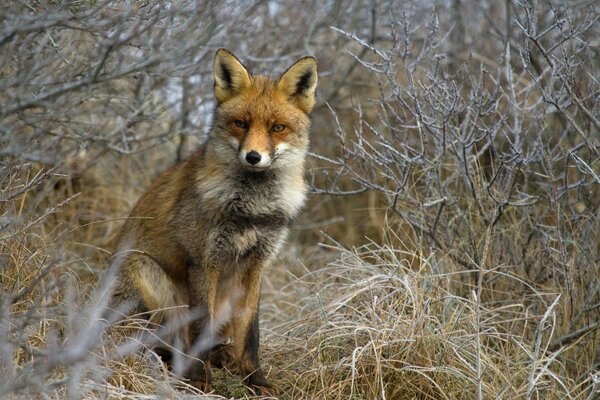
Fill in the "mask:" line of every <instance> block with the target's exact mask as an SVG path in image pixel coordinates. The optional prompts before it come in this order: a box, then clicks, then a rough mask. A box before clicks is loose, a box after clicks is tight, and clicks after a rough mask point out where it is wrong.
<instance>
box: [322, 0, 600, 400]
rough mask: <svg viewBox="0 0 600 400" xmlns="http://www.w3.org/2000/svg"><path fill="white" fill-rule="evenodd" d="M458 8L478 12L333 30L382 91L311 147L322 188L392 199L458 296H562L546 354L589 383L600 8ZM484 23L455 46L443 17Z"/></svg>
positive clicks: (599, 157)
mask: <svg viewBox="0 0 600 400" xmlns="http://www.w3.org/2000/svg"><path fill="white" fill-rule="evenodd" d="M447 7H449V8H451V9H452V10H454V11H458V13H459V14H460V15H461V16H462V18H463V20H464V19H465V18H471V19H470V21H471V22H469V23H466V22H462V24H464V25H461V21H454V20H453V19H452V15H453V13H452V12H448V13H445V14H443V12H445V11H447V10H443V7H442V10H440V9H437V10H435V9H434V10H433V11H432V13H431V15H430V17H429V18H428V19H427V20H426V21H427V22H423V21H424V20H423V19H422V18H415V16H416V15H417V13H418V11H415V10H414V9H411V8H410V7H408V6H399V7H398V8H397V9H395V10H394V12H392V14H394V15H396V16H397V17H398V19H393V20H390V22H389V29H388V35H389V42H388V43H382V42H372V41H370V40H369V39H368V38H367V37H364V36H361V35H358V34H355V33H354V32H349V31H345V30H342V29H337V31H338V32H339V33H340V34H341V35H343V36H345V37H347V38H348V39H349V40H350V41H352V42H355V43H357V44H358V45H360V48H362V49H366V50H367V51H366V53H361V54H357V53H355V52H353V53H352V54H351V56H352V57H353V58H354V59H355V60H356V61H357V62H358V63H360V64H361V66H362V68H363V69H364V70H365V71H367V72H368V73H369V74H370V76H371V77H372V79H373V81H374V82H375V83H376V85H377V86H378V88H379V98H373V100H372V102H370V103H369V102H368V101H365V100H364V99H363V100H362V101H361V102H360V103H358V104H357V105H355V110H356V114H357V116H358V121H357V122H356V123H355V124H354V125H353V126H352V128H349V127H348V125H347V124H345V123H344V122H343V121H341V120H340V119H337V136H338V138H339V141H340V144H341V150H340V153H339V154H338V155H336V156H322V155H317V156H316V157H317V158H318V159H320V160H323V161H324V162H326V163H328V164H329V165H330V166H331V168H330V169H328V170H326V171H325V172H326V173H325V174H323V175H322V176H319V175H315V176H314V178H313V179H314V182H315V186H317V188H316V189H315V190H316V191H317V192H319V193H325V194H335V195H352V194H360V193H363V192H366V191H376V192H379V193H381V194H383V196H384V198H385V201H386V204H387V207H389V210H390V211H391V212H393V214H395V215H396V217H397V219H396V220H397V221H399V222H398V223H399V224H400V225H402V224H408V226H410V227H411V228H412V229H411V235H410V236H411V237H409V238H407V239H405V240H409V241H410V242H411V247H413V248H415V247H416V248H422V250H423V251H424V252H425V253H426V254H428V256H429V257H432V259H434V260H436V262H435V263H434V265H435V266H436V270H435V272H437V273H440V272H444V273H450V272H459V273H460V272H461V271H462V273H460V274H458V275H457V276H463V278H460V279H458V280H459V281H460V284H457V285H456V287H455V290H456V293H457V294H459V293H460V294H461V295H462V296H466V297H470V294H469V293H470V292H471V290H473V289H475V291H476V295H475V296H476V297H477V299H478V301H481V302H482V303H481V304H486V305H491V304H498V305H499V304H503V303H504V302H507V301H509V302H510V301H515V300H518V301H522V302H523V304H524V305H526V306H527V308H528V309H529V311H530V312H531V314H530V316H531V317H534V316H536V315H537V317H538V318H541V321H542V322H543V324H548V314H546V310H547V309H548V305H549V304H551V303H552V304H555V303H553V301H559V300H554V299H557V297H556V296H557V295H558V296H560V301H559V303H558V304H560V307H554V306H553V308H555V310H554V311H553V312H555V313H557V315H558V316H557V317H556V318H557V320H556V321H555V323H556V325H558V326H554V324H550V325H552V326H553V329H554V331H553V332H552V334H551V335H552V339H553V340H552V341H551V342H550V343H549V344H548V345H547V346H546V348H545V349H539V346H537V345H536V347H535V355H539V354H540V352H544V351H546V352H552V353H553V354H554V356H553V357H556V359H560V360H562V362H563V363H564V364H565V366H566V368H567V369H569V370H570V371H571V373H572V375H571V376H572V377H573V379H575V380H576V381H580V382H586V383H584V384H583V385H584V386H586V387H587V388H588V390H589V388H590V387H591V382H592V374H593V373H594V371H597V368H598V365H599V362H600V349H599V348H598V346H597V343H598V327H599V319H598V315H599V314H598V307H599V306H600V291H599V289H598V288H599V287H600V281H599V277H600V269H599V265H600V264H599V260H600V249H599V248H598V239H599V237H600V236H599V234H600V218H599V210H600V209H599V204H600V203H599V202H598V198H599V196H600V180H599V179H598V178H599V177H600V175H599V171H600V124H599V123H598V122H599V120H598V117H597V116H598V115H600V103H599V101H598V99H599V97H598V95H599V93H600V82H599V81H598V80H597V77H596V76H595V75H596V74H595V72H596V71H597V70H598V68H599V67H600V66H599V65H598V42H597V35H598V29H597V26H598V18H599V17H598V15H599V14H598V7H597V5H596V4H592V3H585V2H583V3H577V4H575V3H573V4H568V5H564V6H561V7H557V6H555V5H553V4H552V3H550V2H534V3H526V4H520V3H512V2H507V3H506V4H505V9H504V10H498V9H494V8H493V7H486V6H484V5H482V6H480V7H474V8H472V9H471V10H467V8H466V6H464V5H461V3H460V2H454V3H452V4H451V5H448V6H447ZM457 8H458V10H457ZM493 12H495V14H492V13H493ZM477 18H480V19H483V18H485V20H486V21H487V23H488V27H487V29H485V30H483V31H480V32H477V35H468V36H465V37H464V38H465V40H467V38H471V41H472V43H471V46H472V47H471V49H469V48H463V49H458V51H459V53H460V52H461V51H462V53H460V54H459V53H457V47H456V46H455V45H456V43H455V42H452V41H450V40H449V36H448V32H449V31H448V28H447V27H448V26H449V25H451V24H453V23H456V25H454V27H453V30H455V29H467V30H468V29H473V27H472V26H469V25H472V24H473V21H475V20H476V19H477ZM502 20H505V21H506V23H505V24H501V21H502ZM415 21H419V22H418V23H417V22H415ZM450 36H452V35H450ZM478 36H479V37H481V38H482V39H480V40H477V37H478ZM483 37H485V39H483ZM473 38H475V39H473ZM461 54H462V56H461ZM332 112H333V115H334V117H335V118H337V116H338V114H339V113H338V112H336V111H335V108H332ZM421 246H422V247H421ZM488 247H489V248H488ZM465 272H466V273H465ZM465 277H466V278H465ZM513 278H518V279H516V280H515V279H513ZM542 292H546V293H545V294H543V295H542V294H541V293H542ZM510 299H513V300H510ZM505 329H506V330H507V332H508V331H510V330H511V329H515V326H514V325H513V324H511V326H510V327H508V326H507V327H505ZM540 335H543V334H542V333H541V332H539V331H537V330H536V331H535V334H534V336H535V337H536V338H538V339H539V337H540ZM538 339H535V340H538ZM554 352H555V353H554ZM586 354H587V355H586ZM589 355H593V356H592V358H593V359H594V361H592V362H590V361H591V360H589V359H588V357H589ZM534 357H535V356H534ZM584 358H585V359H587V360H589V361H583V359H584ZM596 379H597V378H596ZM532 385H535V383H534V382H532ZM534 391H535V389H534V388H533V386H532V387H531V388H529V389H528V390H527V397H528V398H530V397H531V396H534ZM480 398H481V397H480Z"/></svg>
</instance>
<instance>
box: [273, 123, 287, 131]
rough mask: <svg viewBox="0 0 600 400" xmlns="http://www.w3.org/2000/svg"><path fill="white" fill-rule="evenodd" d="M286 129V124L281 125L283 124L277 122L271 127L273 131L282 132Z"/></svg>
mask: <svg viewBox="0 0 600 400" xmlns="http://www.w3.org/2000/svg"><path fill="white" fill-rule="evenodd" d="M284 129H285V125H281V124H275V125H273V128H272V129H271V130H272V131H273V132H281V131H283V130H284Z"/></svg>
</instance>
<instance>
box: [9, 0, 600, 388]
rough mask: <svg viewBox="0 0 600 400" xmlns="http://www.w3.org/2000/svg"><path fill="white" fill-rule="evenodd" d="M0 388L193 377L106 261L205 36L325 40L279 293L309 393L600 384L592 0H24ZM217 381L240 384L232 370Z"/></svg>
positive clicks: (192, 115) (279, 57)
mask: <svg viewBox="0 0 600 400" xmlns="http://www.w3.org/2000/svg"><path fill="white" fill-rule="evenodd" d="M0 15H2V21H3V22H2V25H1V27H0V143H1V145H0V146H1V147H0V165H1V168H0V211H1V214H0V334H1V335H2V337H3V338H6V339H5V340H4V341H3V342H2V343H1V344H0V371H1V372H0V397H2V398H9V399H10V398H42V397H43V398H90V399H94V398H131V399H144V398H157V397H158V398H182V399H183V398H188V397H189V398H191V397H195V396H197V395H198V393H197V392H195V391H194V389H193V388H191V387H190V386H189V385H187V384H186V382H183V381H182V380H181V379H179V378H177V377H176V376H174V375H172V374H171V373H170V372H169V371H167V370H166V369H165V368H164V366H163V365H162V364H161V363H160V362H159V361H158V359H157V358H156V356H155V355H154V354H153V353H152V351H151V349H148V348H147V347H148V346H147V345H148V342H144V341H140V340H137V339H135V337H136V336H135V335H134V336H132V335H130V333H131V332H132V330H133V331H137V332H140V331H144V330H145V329H146V327H145V325H144V323H143V319H140V317H141V316H136V317H135V318H130V319H129V320H128V321H126V322H125V323H123V324H121V325H119V326H116V327H113V328H111V329H110V330H107V325H108V324H107V323H106V321H104V320H102V318H101V315H102V308H103V305H104V304H105V301H106V292H107V291H108V290H109V288H107V287H105V286H104V285H103V283H102V282H103V281H102V280H101V279H100V276H101V274H102V272H103V271H104V270H106V266H107V265H108V263H109V262H110V259H111V256H112V252H113V251H114V248H113V247H112V246H113V243H112V242H113V239H114V237H115V234H116V232H117V231H118V228H119V227H120V225H121V223H122V221H123V219H124V218H126V217H127V215H128V212H129V210H130V209H131V207H132V206H133V204H134V202H135V201H136V199H137V197H138V196H139V195H140V194H141V193H142V192H143V191H144V189H145V188H146V187H147V186H148V185H149V183H150V182H151V181H152V179H153V178H154V177H155V176H156V175H157V174H158V173H159V172H160V171H162V170H164V169H165V168H167V167H168V166H170V165H172V164H173V163H174V162H176V161H177V160H179V159H181V158H182V157H184V156H185V155H187V154H189V151H190V150H191V149H193V148H194V147H195V146H196V145H197V144H198V143H200V142H201V141H202V140H203V138H204V135H205V134H206V132H207V130H208V127H209V126H210V125H209V124H210V112H211V107H212V77H211V75H210V71H211V63H212V57H213V54H214V50H215V49H216V48H217V47H229V48H231V49H232V50H234V51H235V53H236V54H239V55H240V56H242V57H243V58H244V62H245V63H246V64H247V66H248V67H249V68H250V69H251V70H254V71H258V72H263V73H269V74H272V75H277V74H278V73H280V72H282V71H281V68H284V67H285V66H286V65H288V64H289V63H290V61H291V60H293V59H296V58H298V57H299V56H302V55H306V54H312V55H315V56H316V57H317V58H318V59H319V70H320V87H319V98H320V102H319V103H318V105H317V108H316V109H315V111H314V112H313V128H312V139H311V140H312V152H313V157H312V158H311V160H310V172H309V176H308V179H309V180H310V182H311V184H312V187H313V196H312V197H311V199H310V202H309V204H308V205H307V207H306V210H305V212H304V214H303V217H302V218H301V219H300V220H299V221H297V223H296V224H295V226H294V230H293V235H292V237H291V238H290V240H289V244H288V246H287V247H286V248H285V249H284V251H283V253H282V255H281V258H280V260H279V261H277V262H276V263H275V264H274V265H273V266H272V267H271V268H270V270H269V273H268V274H267V277H266V280H265V282H264V284H263V299H262V303H261V310H262V311H261V320H262V330H261V342H262V345H261V347H262V358H263V364H264V368H265V371H266V373H267V374H268V376H269V378H270V379H271V380H272V381H273V382H274V383H276V384H277V385H278V386H279V387H280V388H281V389H282V392H283V395H282V398H294V399H295V398H301V399H313V398H318V399H347V398H352V399H415V398H416V399H473V398H475V399H483V398H501V399H513V398H525V399H594V398H596V397H597V396H598V393H599V391H600V375H599V372H598V371H599V370H600V346H599V345H598V343H600V340H599V338H600V336H599V335H600V331H599V324H600V319H599V318H598V315H600V313H599V310H600V308H599V307H600V208H599V207H600V201H599V199H600V121H599V119H598V115H600V102H599V98H600V97H599V94H600V83H599V82H598V77H597V75H598V74H597V71H598V70H599V65H598V63H599V61H598V60H600V57H599V54H598V52H599V51H600V50H599V49H600V42H599V40H598V37H600V35H599V34H600V32H599V29H598V26H600V25H599V24H598V22H599V21H598V16H599V15H600V9H599V8H598V4H597V2H593V1H590V2H586V1H573V2H566V3H564V4H563V5H558V4H555V3H553V2H549V1H539V2H526V3H521V2H512V1H506V2H502V3H499V2H492V1H489V2H488V1H483V2H477V1H468V0H464V1H447V2H431V3H429V2H405V3H404V4H400V3H398V2H386V1H369V2H345V1H335V0H334V1H327V2H321V3H319V4H318V5H316V4H315V5H300V6H299V5H297V4H296V3H295V2H286V1H283V2H275V1H273V2H248V3H246V4H244V5H242V6H239V5H234V4H228V3H223V2H161V3H154V2H141V1H140V2H119V1H98V2H71V3H68V4H66V5H64V4H62V3H57V2H48V3H45V2H29V1H14V2H6V4H4V3H3V4H2V5H1V6H0ZM215 388H216V394H214V396H213V398H222V397H220V396H225V398H232V397H233V398H247V397H251V393H250V392H249V391H248V390H247V389H245V388H244V387H243V386H241V385H240V383H239V379H238V378H237V377H236V376H234V375H231V374H230V373H228V372H227V371H222V372H219V373H218V376H217V378H216V380H215Z"/></svg>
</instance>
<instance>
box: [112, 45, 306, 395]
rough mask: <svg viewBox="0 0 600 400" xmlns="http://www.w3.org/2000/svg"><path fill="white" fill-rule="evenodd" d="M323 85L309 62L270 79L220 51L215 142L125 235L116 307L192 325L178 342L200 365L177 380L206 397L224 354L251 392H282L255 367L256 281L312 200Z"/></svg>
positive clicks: (162, 189)
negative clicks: (314, 129) (312, 156)
mask: <svg viewBox="0 0 600 400" xmlns="http://www.w3.org/2000/svg"><path fill="white" fill-rule="evenodd" d="M316 86H317V61H316V59H315V58H314V57H304V58H301V59H300V60H298V61H297V62H296V63H295V64H293V65H292V66H291V67H290V68H289V69H288V70H287V71H285V72H284V73H283V74H282V75H281V76H280V77H279V78H278V79H276V80H274V79H270V78H267V77H264V76H258V75H256V76H255V75H251V74H249V73H248V71H247V69H246V68H245V67H244V66H243V65H242V63H241V62H240V61H239V60H238V59H237V58H236V57H235V56H234V55H233V54H232V53H231V52H229V51H228V50H225V49H219V50H218V51H217V52H216V55H215V60H214V95H215V99H216V108H215V111H214V119H213V125H212V129H211V132H210V135H209V138H208V140H207V141H206V143H205V144H203V145H202V146H201V148H200V149H199V150H198V151H197V152H196V153H194V154H193V155H192V156H191V157H189V158H188V159H187V160H185V161H183V162H182V163H180V164H179V165H176V166H174V167H173V168H171V169H169V170H168V171H166V172H165V173H163V174H162V175H161V176H160V177H159V178H158V179H157V180H156V181H155V182H154V183H153V184H152V185H151V187H150V189H148V191H147V192H146V193H145V194H144V195H143V196H142V197H141V198H140V200H139V201H138V203H137V204H136V206H135V207H134V209H133V211H132V213H131V218H129V219H128V220H127V222H126V223H125V225H124V226H123V228H122V231H121V233H120V236H119V243H120V244H119V247H118V248H119V252H120V254H121V259H122V263H121V264H120V266H119V271H118V273H117V275H116V282H115V289H114V294H113V304H121V303H123V302H128V303H129V304H132V305H133V306H134V308H135V311H137V312H139V311H152V310H158V311H156V312H155V313H154V314H153V315H154V317H153V318H156V322H158V323H160V324H163V325H167V324H173V323H175V325H172V326H177V325H176V324H177V323H178V321H179V323H180V325H179V326H181V324H182V323H184V322H185V321H188V322H189V323H188V324H187V325H185V326H182V327H181V328H180V329H179V330H178V337H179V338H180V341H181V342H182V343H183V346H184V349H183V350H184V352H185V353H187V354H188V355H189V356H190V359H192V360H194V361H191V362H190V365H189V366H188V367H187V368H185V370H183V371H182V372H183V374H184V376H185V377H187V378H188V379H189V380H190V381H191V383H192V384H193V385H194V386H196V387H198V388H200V389H201V390H204V391H206V390H209V389H210V362H211V356H212V359H213V363H215V361H214V360H220V361H216V363H217V364H218V363H220V362H222V360H223V359H222V358H220V357H215V355H216V353H217V352H216V349H221V350H222V349H223V348H224V347H227V352H224V353H222V354H230V355H231V356H232V358H233V360H234V361H235V363H236V364H237V368H238V372H239V374H240V375H241V376H242V377H243V378H244V380H245V382H246V383H247V384H248V385H250V386H251V387H253V388H254V389H255V390H257V391H258V392H263V393H265V392H266V393H273V392H275V389H273V388H272V385H271V384H270V383H269V382H268V381H267V379H266V378H265V375H264V373H263V372H262V371H261V369H260V366H259V357H258V348H259V326H258V307H259V297H260V286H261V278H262V273H263V269H264V267H265V265H267V264H268V263H269V262H270V261H271V260H273V258H274V257H275V256H276V254H277V252H278V251H279V250H280V248H281V247H282V245H283V243H284V240H285V238H286V235H287V232H288V225H289V223H290V220H291V219H292V218H294V217H295V216H296V215H297V213H298V212H299V210H300V208H301V207H302V205H303V203H304V200H305V195H306V191H307V187H306V183H305V180H304V161H305V155H306V152H307V149H308V143H309V138H308V130H309V126H310V120H309V114H310V112H311V110H312V108H313V106H314V104H315V90H316ZM227 343H230V345H226V344H227Z"/></svg>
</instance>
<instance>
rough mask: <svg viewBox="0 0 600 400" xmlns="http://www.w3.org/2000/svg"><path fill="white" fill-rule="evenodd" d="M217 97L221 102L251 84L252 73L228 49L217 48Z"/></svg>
mask: <svg viewBox="0 0 600 400" xmlns="http://www.w3.org/2000/svg"><path fill="white" fill-rule="evenodd" d="M213 73H214V77H215V98H216V99H217V103H218V104H221V103H223V102H224V101H226V100H228V99H230V98H231V97H233V96H235V95H236V94H239V93H240V92H241V91H242V89H244V88H245V87H248V86H250V74H249V73H248V71H247V70H246V68H245V67H244V66H243V65H242V63H241V62H240V60H238V59H237V58H236V56H234V55H233V53H232V52H230V51H229V50H227V49H223V48H221V49H219V50H217V54H215V64H214V72H213Z"/></svg>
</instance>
